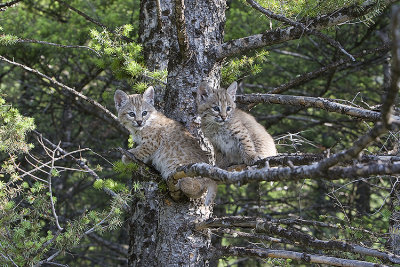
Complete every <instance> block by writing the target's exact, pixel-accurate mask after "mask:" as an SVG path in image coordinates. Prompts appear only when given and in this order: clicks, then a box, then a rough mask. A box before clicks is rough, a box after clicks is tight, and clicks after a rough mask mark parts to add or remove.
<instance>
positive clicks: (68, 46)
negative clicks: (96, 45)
mask: <svg viewBox="0 0 400 267" xmlns="http://www.w3.org/2000/svg"><path fill="white" fill-rule="evenodd" d="M17 42H18V43H35V44H45V45H51V46H57V47H61V48H84V49H88V50H90V51H92V52H93V53H95V54H96V56H98V57H100V56H101V55H100V54H99V53H98V52H97V51H96V50H94V49H93V48H91V47H89V46H84V45H62V44H56V43H51V42H46V41H39V40H33V39H18V40H17Z"/></svg>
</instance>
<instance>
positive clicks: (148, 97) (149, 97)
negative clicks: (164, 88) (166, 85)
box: [143, 86, 154, 106]
mask: <svg viewBox="0 0 400 267" xmlns="http://www.w3.org/2000/svg"><path fill="white" fill-rule="evenodd" d="M143 100H144V101H146V102H147V103H149V104H150V105H152V106H154V88H153V86H150V87H149V88H147V89H146V91H144V93H143Z"/></svg>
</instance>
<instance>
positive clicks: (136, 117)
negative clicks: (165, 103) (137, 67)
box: [114, 87, 155, 131]
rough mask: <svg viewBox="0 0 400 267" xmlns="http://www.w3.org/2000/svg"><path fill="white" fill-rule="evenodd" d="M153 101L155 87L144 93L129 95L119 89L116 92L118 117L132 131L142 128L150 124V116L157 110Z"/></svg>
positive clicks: (115, 99) (115, 100)
mask: <svg viewBox="0 0 400 267" xmlns="http://www.w3.org/2000/svg"><path fill="white" fill-rule="evenodd" d="M153 101H154V89H153V87H149V88H147V90H146V91H145V92H144V94H143V95H139V94H134V95H127V94H126V93H125V92H123V91H121V90H117V91H116V92H115V94H114V102H115V107H116V109H117V112H118V119H119V121H120V122H121V123H122V124H123V125H125V127H126V128H128V130H130V131H137V130H141V129H142V128H143V127H144V126H146V125H148V123H149V122H150V120H149V118H150V117H151V115H152V113H153V112H154V111H155V109H154V106H153Z"/></svg>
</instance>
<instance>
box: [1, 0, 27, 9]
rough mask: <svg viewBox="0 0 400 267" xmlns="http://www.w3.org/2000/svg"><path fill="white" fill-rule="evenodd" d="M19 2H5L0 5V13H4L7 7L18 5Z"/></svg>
mask: <svg viewBox="0 0 400 267" xmlns="http://www.w3.org/2000/svg"><path fill="white" fill-rule="evenodd" d="M21 1H22V0H14V1H10V2H6V3H0V11H4V10H6V9H7V7H11V6H13V5H15V4H18V3H19V2H21Z"/></svg>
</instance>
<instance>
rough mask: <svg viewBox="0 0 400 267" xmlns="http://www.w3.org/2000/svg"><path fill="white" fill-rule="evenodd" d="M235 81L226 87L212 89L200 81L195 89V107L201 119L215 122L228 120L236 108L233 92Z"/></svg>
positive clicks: (235, 87)
mask: <svg viewBox="0 0 400 267" xmlns="http://www.w3.org/2000/svg"><path fill="white" fill-rule="evenodd" d="M236 89H237V83H236V82H234V83H232V84H231V85H230V86H229V87H228V89H224V88H220V89H218V90H213V89H212V88H210V87H209V86H208V84H206V83H205V82H202V83H201V84H200V86H199V89H198V90H197V108H198V113H199V114H200V116H201V118H202V121H203V122H206V123H217V124H219V125H222V124H224V123H225V122H228V121H229V120H230V119H231V117H232V114H233V112H234V110H235V108H236V104H235V94H236Z"/></svg>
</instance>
